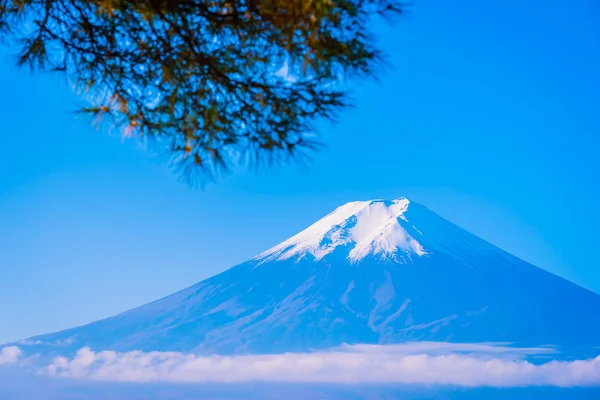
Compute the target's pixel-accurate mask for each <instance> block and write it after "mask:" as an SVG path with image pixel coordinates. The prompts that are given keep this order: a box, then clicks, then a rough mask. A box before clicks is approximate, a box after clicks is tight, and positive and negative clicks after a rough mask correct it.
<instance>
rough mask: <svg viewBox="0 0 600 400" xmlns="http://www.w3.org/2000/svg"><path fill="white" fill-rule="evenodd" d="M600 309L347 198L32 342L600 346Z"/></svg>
mask: <svg viewBox="0 0 600 400" xmlns="http://www.w3.org/2000/svg"><path fill="white" fill-rule="evenodd" d="M598 311H600V296H599V295H597V294H595V293H593V292H590V291H588V290H586V289H583V288H581V287H579V286H577V285H575V284H572V283H570V282H568V281H566V280H564V279H562V278H560V277H557V276H555V275H552V274H550V273H548V272H546V271H543V270H541V269H539V268H537V267H534V266H532V265H530V264H528V263H526V262H524V261H522V260H520V259H518V258H516V257H514V256H511V255H510V254H508V253H506V252H504V251H502V250H500V249H498V248H496V247H495V246H493V245H491V244H489V243H487V242H485V241H483V240H481V239H479V238H477V237H476V236H474V235H472V234H470V233H468V232H466V231H464V230H462V229H461V228H459V227H457V226H456V225H454V224H452V223H450V222H448V221H446V220H444V219H443V218H441V217H439V216H438V215H436V214H434V213H433V212H431V211H429V210H428V209H427V208H425V207H423V206H421V205H419V204H417V203H414V202H410V201H409V200H407V199H405V198H402V199H397V200H394V201H384V200H374V201H366V202H353V203H348V204H346V205H344V206H342V207H339V208H338V209H336V210H335V211H334V212H332V213H331V214H329V215H327V216H326V217H324V218H323V219H321V220H320V221H318V222H316V223H315V224H313V225H311V226H310V227H309V228H307V229H306V230H304V231H302V232H300V233H299V234H298V235H296V236H294V237H292V238H290V239H288V240H286V241H284V242H282V243H281V244H279V245H277V246H275V247H273V248H272V249H270V250H267V251H266V252H264V253H262V254H260V255H258V256H256V257H255V258H253V259H251V260H249V261H247V262H245V263H243V264H240V265H238V266H236V267H234V268H231V269H229V270H227V271H225V272H223V273H221V274H219V275H216V276H214V277H212V278H209V279H207V280H205V281H202V282H200V283H198V284H196V285H194V286H191V287H189V288H187V289H185V290H182V291H180V292H178V293H175V294H173V295H171V296H169V297H166V298H164V299H161V300H158V301H156V302H153V303H150V304H147V305H145V306H142V307H139V308H137V309H134V310H131V311H128V312H125V313H123V314H120V315H117V316H115V317H112V318H108V319H105V320H102V321H98V322H95V323H92V324H89V325H86V326H83V327H79V328H74V329H71V330H68V331H64V332H59V333H56V334H50V335H44V336H40V337H36V338H32V339H30V340H28V341H27V342H28V343H30V344H32V345H34V346H38V347H40V348H42V347H43V348H44V349H46V350H50V351H51V349H53V348H55V349H60V351H63V352H64V351H73V350H76V349H79V348H81V347H83V346H91V347H93V348H94V349H97V350H101V349H113V350H145V351H152V350H163V351H164V350H174V351H199V352H205V353H261V352H282V351H299V350H307V349H315V348H324V347H331V346H335V345H339V344H342V343H394V342H399V341H404V340H436V341H461V342H479V341H502V342H514V343H517V344H523V345H536V346H537V345H557V346H562V347H574V346H580V347H593V346H597V345H600V322H599V321H598V318H597V317H596V316H597V313H598ZM57 351H58V350H57Z"/></svg>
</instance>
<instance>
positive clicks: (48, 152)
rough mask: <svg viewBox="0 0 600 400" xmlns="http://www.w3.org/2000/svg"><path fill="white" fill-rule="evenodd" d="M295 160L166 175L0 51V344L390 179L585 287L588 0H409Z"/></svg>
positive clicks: (596, 112)
mask: <svg viewBox="0 0 600 400" xmlns="http://www.w3.org/2000/svg"><path fill="white" fill-rule="evenodd" d="M380 35H381V44H382V46H383V48H384V49H385V50H386V51H387V52H388V54H389V55H390V61H391V62H392V64H393V65H394V68H393V69H392V70H390V71H388V72H387V73H386V74H385V75H384V76H383V77H382V78H381V79H380V80H379V82H368V83H360V84H359V83H357V84H356V85H355V89H354V97H355V98H356V103H357V106H356V108H355V109H353V110H350V111H349V112H345V113H344V114H343V115H342V120H341V122H340V123H339V124H336V125H333V126H330V125H324V126H323V127H322V129H321V132H322V134H323V140H324V141H325V142H326V144H327V145H328V148H327V149H325V150H323V151H321V152H320V153H318V154H317V155H316V156H315V157H314V161H313V163H312V164H310V165H309V166H308V167H305V168H298V167H297V166H289V167H285V168H280V169H277V170H273V171H271V172H268V173H262V174H260V175H255V174H251V173H242V174H238V175H235V176H230V177H228V178H226V179H224V180H222V181H221V182H219V184H217V185H211V186H209V187H207V188H206V189H205V190H204V191H195V190H191V189H189V188H187V187H185V186H183V185H181V184H179V183H177V181H176V178H175V176H174V175H173V174H171V172H170V171H169V170H167V169H166V168H165V167H163V166H160V165H158V164H157V163H156V162H155V161H154V160H153V159H152V158H151V157H150V156H148V155H147V154H146V153H145V152H144V150H143V149H142V148H141V147H140V146H138V145H136V144H135V143H132V142H129V143H122V141H121V139H120V138H119V137H108V136H106V135H102V134H100V133H95V132H94V131H93V130H92V129H91V128H89V126H88V125H86V123H85V122H84V121H80V120H77V119H76V118H75V116H74V114H73V113H72V112H71V110H73V101H74V97H73V95H72V94H71V93H70V91H69V89H68V87H67V86H66V85H65V84H64V83H63V82H62V81H61V80H59V79H58V78H55V77H51V76H46V75H31V74H29V73H27V72H23V71H22V72H19V71H17V70H16V69H15V68H14V67H13V66H12V65H13V63H12V59H10V58H9V55H8V52H6V51H4V52H3V53H0V87H1V88H2V96H1V97H0V116H1V118H0V171H1V174H2V175H1V179H0V343H2V342H6V341H10V340H15V339H20V338H23V337H26V336H30V335H33V334H38V333H45V332H49V331H54V330H59V329H63V328H68V327H71V326H74V325H78V324H82V323H86V322H90V321H92V320H96V319H99V318H102V317H106V316H109V315H111V314H115V313H118V312H120V311H123V310H126V309H128V308H131V307H134V306H137V305H140V304H143V303H145V302H148V301H150V300H154V299H156V298H158V297H161V296H164V295H167V294H169V293H171V292H173V291H176V290H178V289H181V288H183V287H185V286H188V285H190V284H193V283H195V282H197V281H199V280H201V279H203V278H206V277H208V276H210V275H212V274H214V273H216V272H219V271H222V270H223V269H225V268H228V267H230V266H232V265H234V264H236V263H238V262H241V261H243V260H245V259H247V258H248V257H251V256H253V255H255V254H257V253H258V252H260V251H263V250H265V249H266V248H268V247H269V246H272V245H274V244H276V243H278V242H280V241H281V240H283V239H285V238H287V237H289V236H290V235H292V234H294V233H296V232H297V231H299V230H300V229H302V228H304V227H306V226H307V225H308V224H310V223H311V222H313V221H315V220H316V219H318V218H320V217H321V216H323V215H324V214H326V213H328V212H329V211H331V210H332V209H333V208H335V207H336V206H338V205H340V204H342V203H344V202H347V201H351V200H357V199H369V198H396V197H399V196H403V195H405V196H409V197H411V198H413V199H414V200H416V201H419V202H421V203H423V204H425V205H427V206H428V207H430V208H431V209H433V210H434V211H436V212H438V213H439V214H441V215H442V216H444V217H446V218H447V219H449V220H451V221H453V222H455V223H457V224H459V225H461V226H462V227H464V228H466V229H468V230H470V231H471V232H473V233H475V234H477V235H479V236H481V237H483V238H485V239H487V240H489V241H491V242H492V243H495V244H496V245H498V246H500V247H502V248H504V249H505V250H507V251H509V252H511V253H513V254H515V255H517V256H520V257H521V258H523V259H525V260H527V261H530V262H532V263H534V264H536V265H538V266H540V267H542V268H545V269H547V270H549V271H551V272H554V273H556V274H559V275H561V276H564V277H566V278H567V279H570V280H572V281H574V282H576V283H578V284H581V285H583V286H585V287H587V288H590V289H592V290H595V291H598V292H600V270H599V263H600V255H599V252H598V251H597V249H598V244H597V240H598V227H599V226H600V211H599V205H600V179H599V177H600V172H599V171H600V156H598V153H599V151H600V138H599V135H598V132H599V130H600V74H598V71H600V6H599V5H598V3H597V2H596V1H594V0H570V1H566V0H563V1H558V0H529V1H527V2H522V1H517V0H505V1H499V0H490V1H480V0H458V1H454V2H447V1H440V0H438V1H434V0H415V5H414V7H413V8H412V10H411V11H410V13H409V14H407V15H406V16H405V17H404V18H402V19H401V20H400V21H399V23H398V25H397V26H396V27H394V28H393V29H389V28H381V29H380Z"/></svg>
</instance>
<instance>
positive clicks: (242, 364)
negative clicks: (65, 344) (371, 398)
mask: <svg viewBox="0 0 600 400" xmlns="http://www.w3.org/2000/svg"><path fill="white" fill-rule="evenodd" d="M552 352H553V350H552V349H549V348H529V349H522V348H515V347H510V346H506V345H494V344H450V343H435V342H416V343H407V344H400V345H387V346H380V345H356V346H342V347H338V348H334V349H331V350H327V351H320V352H312V353H286V354H273V355H244V356H198V355H193V354H186V353H179V352H141V351H131V352H125V353H119V352H114V351H102V352H94V351H92V350H91V349H90V348H87V347H86V348H82V349H80V350H79V351H78V352H77V354H76V355H75V356H74V357H73V358H65V357H57V358H55V359H54V360H53V362H52V363H51V364H50V365H48V366H46V367H45V368H44V369H43V371H42V372H43V373H45V374H48V375H51V376H55V377H62V378H71V379H82V380H99V381H120V382H175V383H203V382H211V383H227V382H231V383H233V382H295V383H298V382H307V383H336V384H361V383H378V384H379V383H395V384H418V385H453V386H461V387H484V386H487V387H523V386H559V387H574V386H596V385H600V357H597V358H594V359H588V360H577V361H568V362H567V361H556V360H552V361H548V360H549V357H550V356H551V355H552ZM531 357H534V358H536V357H537V359H538V360H541V359H545V360H546V361H544V362H533V361H532V359H531ZM542 357H543V358H542Z"/></svg>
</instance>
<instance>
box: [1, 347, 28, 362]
mask: <svg viewBox="0 0 600 400" xmlns="http://www.w3.org/2000/svg"><path fill="white" fill-rule="evenodd" d="M22 354H23V353H22V352H21V349H19V348H18V347H16V346H7V347H4V348H2V350H0V365H5V364H14V363H16V362H17V361H19V359H20V358H21V355H22Z"/></svg>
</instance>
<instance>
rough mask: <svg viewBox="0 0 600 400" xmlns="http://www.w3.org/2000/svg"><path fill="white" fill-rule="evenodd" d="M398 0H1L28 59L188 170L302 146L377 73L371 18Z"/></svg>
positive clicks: (5, 30)
mask: <svg viewBox="0 0 600 400" xmlns="http://www.w3.org/2000/svg"><path fill="white" fill-rule="evenodd" d="M400 11H401V7H400V3H399V2H398V1H394V0H230V1H224V0H214V1H210V0H196V1H165V0H145V1H141V0H91V1H83V0H0V37H1V38H2V39H4V40H5V41H9V42H11V43H15V42H16V44H17V45H18V46H19V49H20V56H19V64H20V65H27V66H30V67H31V68H32V69H34V70H41V71H58V72H61V73H63V74H65V75H66V76H67V77H69V78H70V79H72V80H73V81H74V82H75V85H76V87H77V89H78V90H80V91H81V92H82V93H86V97H87V98H88V99H90V105H89V106H87V107H85V109H84V110H83V111H84V112H86V113H88V114H90V115H91V116H93V117H94V118H95V120H96V121H101V120H104V119H105V118H106V117H108V118H109V119H110V122H111V123H112V124H114V125H115V126H117V127H119V129H122V130H123V131H124V132H125V133H127V134H129V135H135V136H138V137H140V138H143V139H150V138H153V139H157V140H156V142H157V143H160V144H161V145H164V146H166V147H167V148H168V152H169V154H170V155H172V157H173V161H174V162H175V164H176V165H177V167H179V168H181V169H182V172H183V174H184V176H186V177H188V178H191V177H193V176H197V175H196V174H195V172H201V174H200V175H202V176H208V177H214V176H215V174H217V173H218V172H220V171H224V170H227V169H228V168H229V167H230V166H232V165H236V164H239V163H242V162H245V161H253V162H258V163H261V162H266V161H276V160H282V159H286V158H287V157H290V156H296V155H299V154H302V152H303V150H306V149H311V148H313V147H314V146H315V145H316V144H317V143H316V142H315V141H314V140H311V137H314V127H313V123H314V121H315V120H317V119H322V118H324V119H333V118H335V116H336V112H337V111H339V110H340V109H341V108H343V107H345V106H347V105H348V100H347V95H346V92H345V91H344V89H343V85H342V84H341V82H343V81H344V79H345V78H346V77H348V76H350V75H359V76H369V75H372V74H374V73H375V71H376V68H377V66H378V65H379V64H380V61H381V54H380V52H379V50H378V49H377V48H376V46H375V44H374V41H373V39H372V37H371V35H370V27H369V24H370V23H371V22H372V18H371V17H372V16H373V15H376V14H379V15H381V16H383V17H386V18H387V17H393V16H395V15H397V14H399V13H400Z"/></svg>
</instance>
